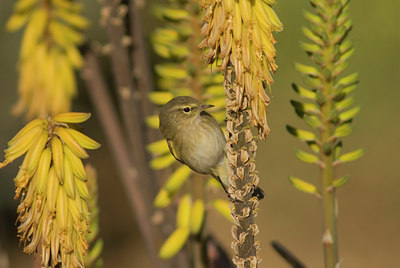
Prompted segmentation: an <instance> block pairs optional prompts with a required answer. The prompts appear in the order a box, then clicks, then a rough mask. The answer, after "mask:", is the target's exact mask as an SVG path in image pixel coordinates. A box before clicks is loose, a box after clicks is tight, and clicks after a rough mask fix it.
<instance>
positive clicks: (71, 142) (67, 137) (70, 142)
mask: <svg viewBox="0 0 400 268" xmlns="http://www.w3.org/2000/svg"><path fill="white" fill-rule="evenodd" d="M55 132H56V133H57V135H58V136H59V137H60V139H61V140H62V141H63V143H64V144H65V145H67V146H68V148H69V149H71V151H72V152H73V153H74V154H75V155H76V156H77V157H79V158H83V159H86V158H88V157H89V155H88V154H87V152H86V150H85V149H84V148H83V147H82V146H81V145H80V144H79V142H78V141H77V140H76V139H75V138H74V137H73V136H72V135H71V134H70V133H69V132H68V131H66V129H65V128H64V127H56V128H55Z"/></svg>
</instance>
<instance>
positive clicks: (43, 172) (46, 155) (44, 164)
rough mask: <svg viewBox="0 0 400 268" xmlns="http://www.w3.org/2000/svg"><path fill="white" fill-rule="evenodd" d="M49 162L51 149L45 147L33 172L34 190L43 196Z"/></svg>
mask: <svg viewBox="0 0 400 268" xmlns="http://www.w3.org/2000/svg"><path fill="white" fill-rule="evenodd" d="M50 162H51V151H50V148H49V147H47V148H46V149H44V150H43V152H42V154H41V156H40V159H39V164H38V168H37V171H36V174H35V176H36V177H37V181H36V192H37V193H38V194H39V195H40V196H44V192H45V191H46V187H47V183H48V174H49V169H50ZM30 187H33V185H31V186H30Z"/></svg>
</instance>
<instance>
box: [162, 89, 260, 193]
mask: <svg viewBox="0 0 400 268" xmlns="http://www.w3.org/2000/svg"><path fill="white" fill-rule="evenodd" d="M210 107H213V105H208V104H204V103H202V102H200V101H198V100H196V99H195V98H192V97H188V96H180V97H176V98H174V99H172V100H170V101H169V102H168V103H167V104H165V105H164V106H163V107H161V109H160V115H159V118H160V131H161V133H162V134H163V135H164V137H165V138H166V140H167V143H168V147H169V149H170V151H171V153H172V155H173V156H174V157H175V158H176V159H177V160H178V161H179V162H181V163H183V164H185V165H187V166H188V167H190V168H191V169H192V170H194V171H196V172H198V173H200V174H208V175H211V176H213V177H215V178H216V179H218V180H219V181H220V182H221V183H222V186H223V187H224V189H225V191H226V192H227V189H228V187H229V180H228V178H229V173H228V165H227V159H226V140H225V137H224V134H223V132H222V130H221V128H220V127H219V125H218V122H217V120H215V118H214V117H213V116H212V115H211V114H209V113H208V112H207V111H206V109H208V108H210ZM254 196H257V197H258V198H259V199H261V198H263V197H264V195H263V192H262V190H261V189H260V188H259V187H257V188H256V189H255V191H254Z"/></svg>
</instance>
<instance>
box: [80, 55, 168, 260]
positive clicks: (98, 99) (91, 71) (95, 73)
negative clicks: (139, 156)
mask: <svg viewBox="0 0 400 268" xmlns="http://www.w3.org/2000/svg"><path fill="white" fill-rule="evenodd" d="M85 61H86V66H85V70H84V71H85V72H84V79H85V80H86V83H87V87H88V91H89V94H90V96H91V99H92V101H93V104H94V106H95V108H96V110H97V113H98V114H99V119H100V123H101V124H102V127H103V130H104V133H105V136H106V137H107V138H108V141H109V144H110V146H109V147H110V149H111V153H112V154H113V159H114V160H115V164H116V165H117V170H118V172H119V175H120V177H121V180H122V182H123V184H124V189H125V190H126V192H127V197H128V198H129V201H130V206H131V208H132V212H133V214H134V215H135V216H136V220H137V222H138V226H139V229H140V232H141V234H142V236H143V239H144V241H145V244H146V246H147V250H148V251H149V253H150V257H151V260H152V262H153V265H154V267H166V265H165V264H164V263H162V262H160V260H159V259H158V255H157V251H156V248H155V245H154V242H153V236H154V232H153V231H152V229H151V222H150V220H149V215H148V212H147V210H146V201H145V199H144V196H143V191H142V186H141V185H140V183H139V178H138V171H137V169H136V166H137V163H136V165H135V164H132V161H131V160H130V158H131V157H130V155H129V152H128V147H127V146H126V142H124V141H125V138H124V135H123V131H122V128H121V126H120V124H119V123H118V122H119V119H118V116H117V112H116V110H115V108H114V107H113V105H112V103H111V97H110V96H109V94H108V90H107V88H106V86H105V82H104V80H103V78H102V77H103V76H102V74H101V72H100V69H99V64H98V61H97V58H96V56H95V55H94V53H93V52H91V51H88V52H87V53H86V55H85Z"/></svg>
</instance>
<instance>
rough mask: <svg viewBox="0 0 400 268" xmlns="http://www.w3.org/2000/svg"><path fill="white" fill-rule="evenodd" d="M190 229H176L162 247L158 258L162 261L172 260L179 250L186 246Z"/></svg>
mask: <svg viewBox="0 0 400 268" xmlns="http://www.w3.org/2000/svg"><path fill="white" fill-rule="evenodd" d="M189 234H190V231H189V228H178V229H176V230H175V231H174V232H173V233H172V234H171V235H170V236H169V237H168V238H167V240H166V241H165V242H164V244H163V245H162V247H161V249H160V251H159V253H158V256H159V257H160V258H161V259H170V258H172V257H173V256H175V255H176V254H177V253H178V252H179V250H181V248H182V247H183V245H185V243H186V241H187V239H188V238H189Z"/></svg>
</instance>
